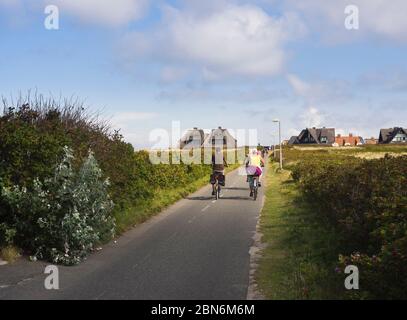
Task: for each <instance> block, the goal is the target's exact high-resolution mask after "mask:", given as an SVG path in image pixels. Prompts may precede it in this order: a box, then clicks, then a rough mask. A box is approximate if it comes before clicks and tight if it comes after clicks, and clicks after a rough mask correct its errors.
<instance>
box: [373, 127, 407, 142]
mask: <svg viewBox="0 0 407 320" xmlns="http://www.w3.org/2000/svg"><path fill="white" fill-rule="evenodd" d="M379 143H381V144H387V143H407V129H404V128H400V127H395V128H390V129H381V130H380V135H379Z"/></svg>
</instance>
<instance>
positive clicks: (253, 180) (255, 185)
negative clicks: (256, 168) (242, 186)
mask: <svg viewBox="0 0 407 320" xmlns="http://www.w3.org/2000/svg"><path fill="white" fill-rule="evenodd" d="M249 179H250V181H249V182H250V187H251V190H252V191H253V200H254V201H256V200H257V195H258V191H259V176H250V178H249Z"/></svg>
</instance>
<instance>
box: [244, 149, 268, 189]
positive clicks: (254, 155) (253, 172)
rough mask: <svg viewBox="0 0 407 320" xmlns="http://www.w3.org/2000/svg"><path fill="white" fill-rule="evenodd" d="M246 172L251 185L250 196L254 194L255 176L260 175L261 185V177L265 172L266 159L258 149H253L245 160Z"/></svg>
mask: <svg viewBox="0 0 407 320" xmlns="http://www.w3.org/2000/svg"><path fill="white" fill-rule="evenodd" d="M245 165H246V173H247V178H248V182H249V185H250V197H252V196H253V187H254V186H253V178H254V177H258V178H259V179H258V185H259V187H261V183H260V177H261V175H262V173H263V170H262V167H264V160H263V158H262V157H261V155H260V152H258V151H257V150H256V149H253V150H252V151H251V152H250V154H249V155H248V156H247V158H246V160H245Z"/></svg>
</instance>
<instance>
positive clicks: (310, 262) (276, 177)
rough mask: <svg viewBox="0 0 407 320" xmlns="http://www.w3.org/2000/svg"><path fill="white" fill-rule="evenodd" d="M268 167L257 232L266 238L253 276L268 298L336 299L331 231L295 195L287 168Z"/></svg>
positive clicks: (338, 284)
mask: <svg viewBox="0 0 407 320" xmlns="http://www.w3.org/2000/svg"><path fill="white" fill-rule="evenodd" d="M276 168H277V166H276V165H272V166H270V170H268V173H267V178H266V179H267V180H266V182H267V183H266V185H267V191H266V202H265V205H264V208H263V211H262V216H261V221H260V231H261V233H262V234H263V238H262V241H263V242H264V243H266V245H267V246H266V248H265V249H264V251H263V256H262V258H261V259H260V262H259V267H258V269H257V271H256V281H257V283H258V285H259V288H260V290H261V292H262V293H263V294H264V295H265V297H266V298H267V299H290V300H291V299H341V298H343V294H344V288H343V280H342V278H341V277H340V275H337V274H335V264H336V261H337V260H338V256H337V254H336V252H337V250H336V247H335V243H336V241H335V233H334V232H333V230H328V229H327V228H326V227H324V226H321V225H320V224H318V223H317V222H316V221H317V219H316V217H315V216H314V213H313V212H312V210H310V209H309V208H307V207H306V206H305V204H304V203H302V202H301V199H300V197H299V195H298V190H297V187H296V185H295V184H294V182H293V181H292V180H291V178H290V172H289V171H286V170H283V171H282V172H279V171H277V170H276Z"/></svg>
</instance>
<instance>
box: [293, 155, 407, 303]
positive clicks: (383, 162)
mask: <svg viewBox="0 0 407 320" xmlns="http://www.w3.org/2000/svg"><path fill="white" fill-rule="evenodd" d="M292 176H293V178H294V180H295V181H297V182H298V185H299V188H300V190H301V192H302V195H303V197H304V199H305V200H306V202H307V203H309V204H310V205H311V206H312V207H313V208H314V210H316V211H317V212H318V213H319V217H320V219H321V221H320V222H321V223H326V224H328V225H329V226H333V227H334V228H335V229H336V230H338V232H339V234H340V243H338V248H339V252H338V253H339V254H340V258H339V260H340V261H339V263H340V264H341V266H342V267H344V266H345V265H348V264H353V265H357V266H358V267H359V269H360V277H361V289H362V290H361V291H360V293H358V294H357V296H358V298H381V299H394V298H407V289H406V288H407V276H406V275H407V188H406V186H407V156H401V157H395V158H393V157H389V156H386V157H385V158H382V159H378V160H358V159H354V158H347V159H346V160H344V159H329V160H327V159H324V158H322V159H321V158H319V157H318V156H315V155H314V158H313V159H308V160H303V161H301V162H298V163H296V164H295V165H294V166H293V167H292Z"/></svg>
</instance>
